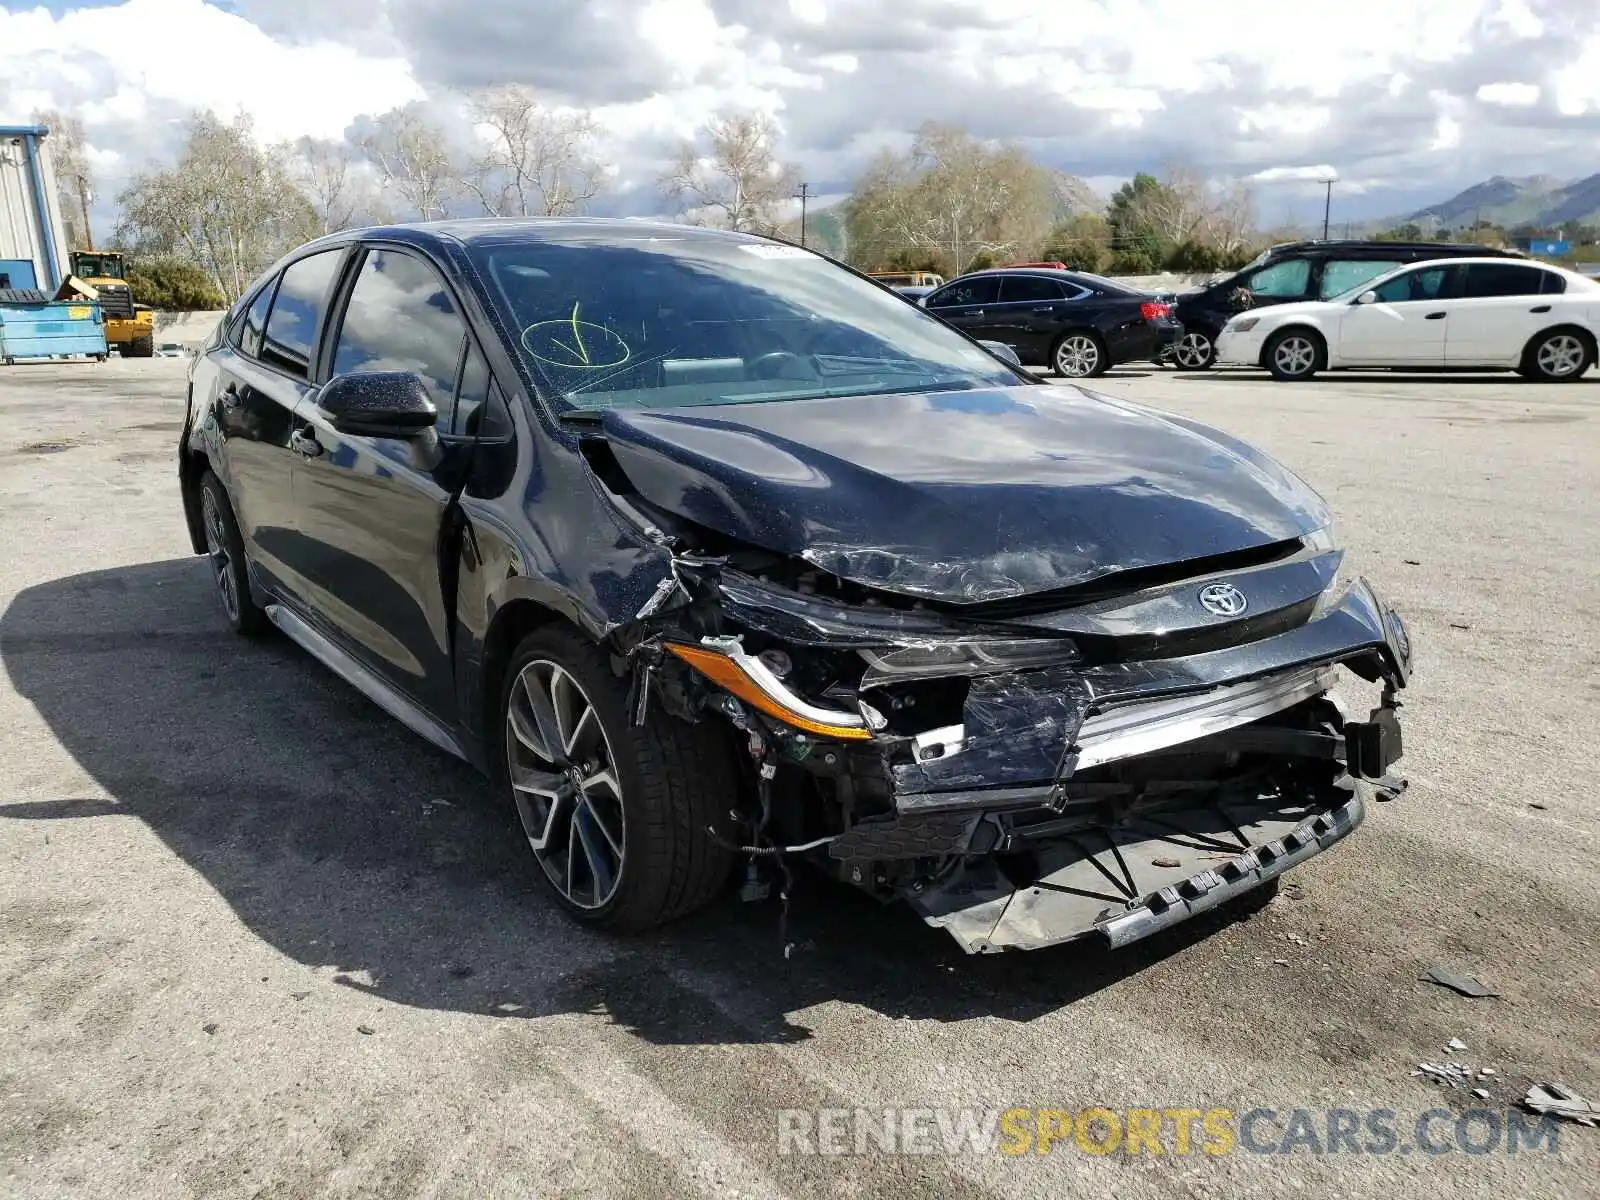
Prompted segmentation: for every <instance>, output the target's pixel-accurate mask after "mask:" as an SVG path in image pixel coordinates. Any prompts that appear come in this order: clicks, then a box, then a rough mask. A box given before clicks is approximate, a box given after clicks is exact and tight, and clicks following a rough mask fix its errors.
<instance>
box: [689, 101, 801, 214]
mask: <svg viewBox="0 0 1600 1200" xmlns="http://www.w3.org/2000/svg"><path fill="white" fill-rule="evenodd" d="M777 139H778V127H777V125H776V123H775V122H774V121H773V120H772V118H771V117H770V116H768V115H767V114H766V113H761V112H733V111H729V112H724V113H719V114H718V115H716V116H714V117H712V118H711V120H710V121H709V122H707V123H706V126H705V128H704V129H703V130H701V132H700V137H699V138H698V139H697V140H695V141H686V142H684V143H683V144H682V145H680V146H679V147H678V157H677V161H676V162H675V163H674V164H673V167H672V170H671V171H669V172H668V173H667V174H666V175H664V176H663V177H662V179H661V188H662V191H663V192H665V193H666V196H667V198H668V199H669V200H672V201H674V202H676V203H677V204H678V205H679V206H680V208H681V209H682V210H683V212H684V213H685V214H686V215H687V216H688V217H689V219H691V220H694V221H697V222H700V221H704V222H715V223H716V224H718V225H721V226H723V227H724V228H727V229H741V230H747V231H753V232H759V233H771V232H772V231H774V230H775V229H777V228H778V226H779V224H780V223H781V221H782V210H783V208H785V207H786V206H787V205H788V203H789V200H790V198H791V197H793V195H794V191H795V188H796V187H798V186H799V181H800V174H799V172H798V171H797V170H796V169H795V168H794V167H793V166H790V165H788V164H787V163H782V162H780V161H778V158H777V156H776V153H775V149H774V147H775V143H776V142H777Z"/></svg>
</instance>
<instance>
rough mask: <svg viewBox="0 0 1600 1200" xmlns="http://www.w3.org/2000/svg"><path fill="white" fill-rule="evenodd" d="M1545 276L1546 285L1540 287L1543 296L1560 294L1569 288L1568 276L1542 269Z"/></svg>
mask: <svg viewBox="0 0 1600 1200" xmlns="http://www.w3.org/2000/svg"><path fill="white" fill-rule="evenodd" d="M1539 274H1541V275H1543V276H1544V286H1543V287H1541V288H1540V289H1539V294H1540V295H1541V296H1559V295H1561V294H1562V293H1563V292H1565V291H1566V290H1567V277H1566V276H1565V275H1557V274H1556V273H1555V272H1554V271H1541V272H1539Z"/></svg>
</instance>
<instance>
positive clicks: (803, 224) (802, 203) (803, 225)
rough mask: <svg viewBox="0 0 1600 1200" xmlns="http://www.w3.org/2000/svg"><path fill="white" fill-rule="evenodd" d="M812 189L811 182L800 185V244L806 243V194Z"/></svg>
mask: <svg viewBox="0 0 1600 1200" xmlns="http://www.w3.org/2000/svg"><path fill="white" fill-rule="evenodd" d="M810 191H811V185H810V184H809V183H802V184H801V185H800V244H801V245H802V246H804V245H805V244H806V195H807V194H808V193H809V192H810Z"/></svg>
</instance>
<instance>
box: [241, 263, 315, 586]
mask: <svg viewBox="0 0 1600 1200" xmlns="http://www.w3.org/2000/svg"><path fill="white" fill-rule="evenodd" d="M343 255H344V250H343V248H339V249H335V250H327V251H321V252H318V253H316V254H312V255H308V256H307V257H305V258H300V259H297V260H295V261H294V262H292V263H290V264H289V265H288V266H287V267H286V268H285V269H284V271H283V272H282V273H281V274H279V275H277V276H274V277H273V278H272V279H269V280H268V281H267V282H266V283H265V284H263V285H262V286H261V288H260V290H259V291H258V292H257V293H256V296H255V298H254V299H253V300H251V301H250V302H249V304H248V305H247V306H246V307H245V309H244V311H243V313H242V314H241V315H240V317H239V319H238V320H237V321H236V322H235V323H234V325H233V327H232V328H230V330H229V331H228V334H227V336H226V337H225V338H224V340H223V344H222V345H221V346H220V347H218V349H217V351H216V352H215V353H213V354H212V355H211V361H212V362H213V364H214V365H215V367H216V371H215V374H214V375H213V377H212V387H213V388H214V389H215V394H214V395H213V396H212V397H210V404H209V411H210V412H211V413H212V414H213V416H214V419H215V421H216V430H217V436H216V443H215V444H216V445H217V448H218V453H217V454H216V455H215V456H214V457H213V466H214V467H217V468H219V474H220V475H221V476H222V478H223V482H224V484H225V485H226V486H227V488H228V495H229V498H230V500H231V501H232V503H233V508H234V516H235V518H236V519H237V520H238V522H239V532H240V535H241V536H242V538H243V540H244V545H245V552H246V558H247V559H248V561H249V562H250V566H251V573H252V575H253V577H254V579H255V580H256V582H257V584H258V585H260V586H262V587H263V588H264V589H265V590H267V591H268V592H270V593H272V594H274V595H276V596H278V597H280V598H284V597H294V596H296V595H298V594H299V593H300V584H299V579H298V571H297V569H296V567H295V560H296V553H295V551H296V543H295V536H294V529H295V511H294V496H293V469H294V468H293V464H294V454H293V452H292V450H291V448H290V447H291V441H292V439H293V436H294V412H295V409H296V408H297V407H298V406H299V404H300V401H301V398H302V397H303V396H304V395H305V392H306V390H307V388H308V386H309V385H308V383H307V378H306V361H307V357H306V356H307V354H308V353H309V350H310V345H311V344H312V343H311V339H312V338H314V337H315V334H316V327H317V323H318V321H319V320H320V317H321V314H322V311H323V309H324V308H325V307H326V296H327V293H328V289H329V288H330V286H331V285H332V283H333V279H334V277H335V275H336V274H337V273H338V269H339V264H340V261H341V260H342V258H343ZM269 331H270V335H269ZM219 460H220V461H219Z"/></svg>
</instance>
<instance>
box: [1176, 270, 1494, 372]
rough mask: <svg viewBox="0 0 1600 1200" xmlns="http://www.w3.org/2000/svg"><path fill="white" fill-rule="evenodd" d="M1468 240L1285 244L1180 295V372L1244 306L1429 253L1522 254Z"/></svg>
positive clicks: (1344, 285) (1206, 361) (1317, 296)
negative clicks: (1197, 288) (1181, 328)
mask: <svg viewBox="0 0 1600 1200" xmlns="http://www.w3.org/2000/svg"><path fill="white" fill-rule="evenodd" d="M1523 257H1525V255H1523V254H1522V253H1521V251H1518V250H1498V249H1493V248H1491V247H1488V246H1478V245H1473V244H1470V243H1466V242H1363V241H1327V242H1321V241H1309V242H1282V243H1280V244H1278V245H1276V246H1272V247H1271V248H1269V249H1267V250H1265V251H1263V252H1262V253H1261V255H1260V256H1259V257H1258V258H1257V259H1256V260H1255V261H1254V262H1252V263H1251V264H1250V265H1249V266H1247V267H1245V268H1244V269H1243V270H1241V271H1238V272H1236V273H1235V274H1233V275H1228V276H1225V277H1224V278H1222V279H1218V280H1216V281H1214V282H1212V283H1208V284H1207V285H1206V286H1205V287H1204V288H1202V289H1201V290H1200V291H1198V292H1188V293H1185V294H1183V295H1180V296H1178V297H1177V301H1176V303H1177V316H1178V319H1179V320H1180V321H1182V322H1183V337H1182V339H1180V340H1179V342H1178V344H1177V345H1176V346H1175V347H1174V348H1173V351H1172V355H1171V358H1172V363H1173V365H1174V366H1176V367H1177V368H1178V370H1180V371H1203V370H1205V369H1206V368H1207V367H1209V366H1210V365H1211V364H1212V363H1213V362H1215V361H1216V357H1217V348H1216V340H1217V334H1218V333H1219V332H1220V331H1221V329H1222V327H1223V326H1224V325H1226V324H1227V323H1228V318H1229V317H1232V316H1235V315H1237V314H1238V313H1239V312H1240V311H1242V310H1243V309H1246V308H1260V307H1262V306H1263V305H1267V304H1287V303H1289V302H1290V301H1294V300H1325V299H1327V298H1328V297H1329V296H1337V295H1338V294H1339V293H1340V292H1344V291H1348V290H1349V289H1350V288H1353V287H1355V286H1356V285H1357V284H1358V283H1364V282H1366V281H1367V280H1368V279H1374V278H1376V277H1377V276H1379V275H1381V274H1383V273H1384V272H1385V271H1388V270H1390V269H1391V268H1393V267H1398V266H1401V265H1402V264H1404V263H1412V262H1422V261H1423V260H1424V259H1430V258H1523Z"/></svg>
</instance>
